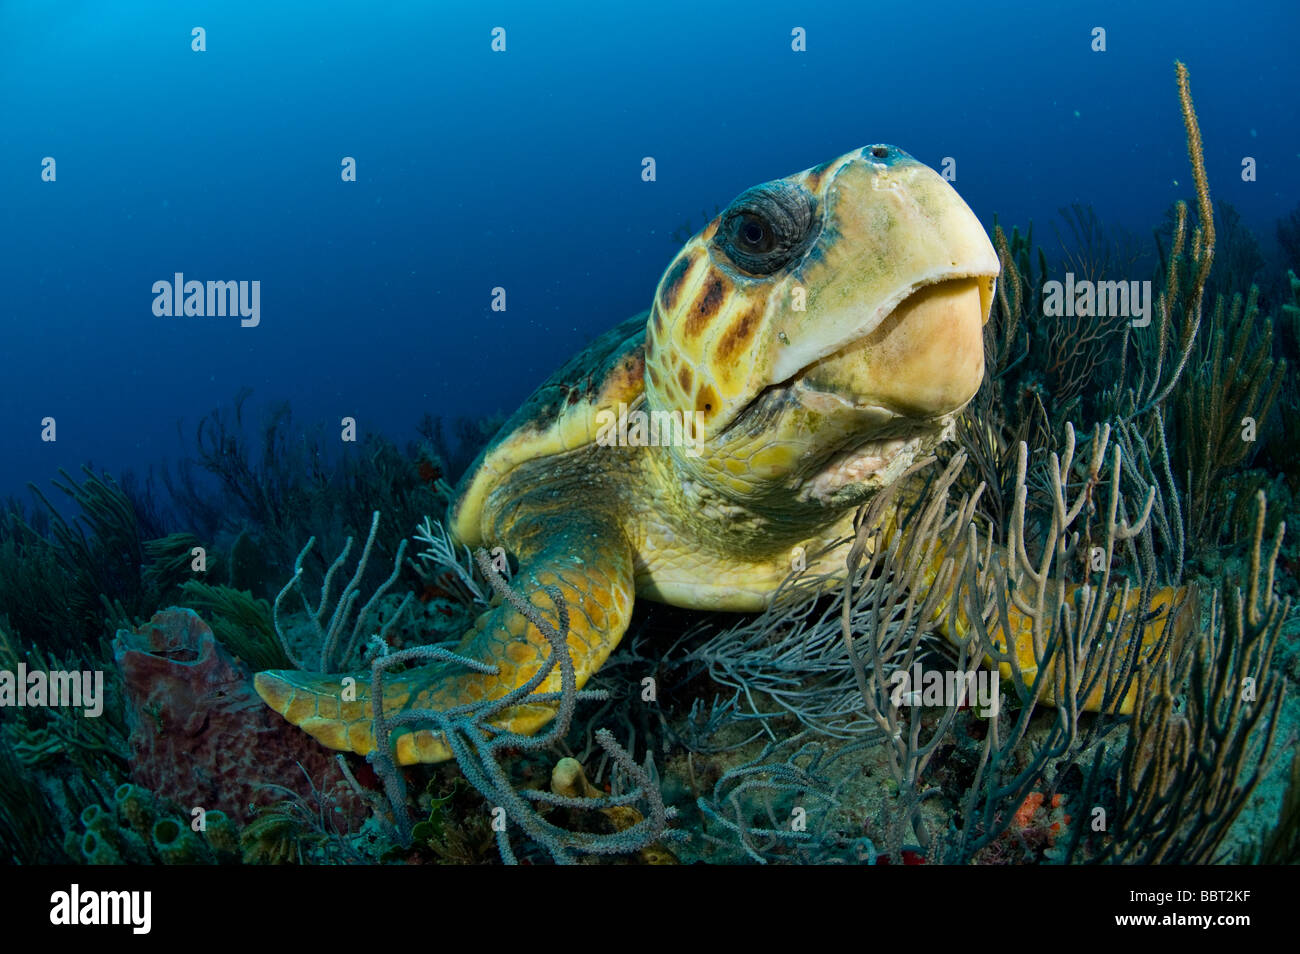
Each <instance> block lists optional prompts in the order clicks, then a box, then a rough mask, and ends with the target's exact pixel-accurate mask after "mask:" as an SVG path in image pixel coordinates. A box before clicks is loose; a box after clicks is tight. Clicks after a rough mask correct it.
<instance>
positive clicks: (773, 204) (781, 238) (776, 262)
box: [714, 181, 813, 275]
mask: <svg viewBox="0 0 1300 954" xmlns="http://www.w3.org/2000/svg"><path fill="white" fill-rule="evenodd" d="M812 226H813V199H812V196H811V195H809V194H808V192H807V191H806V190H805V189H803V188H802V187H801V186H798V185H794V184H792V183H789V182H785V181H777V182H768V183H765V184H763V185H760V186H755V187H754V188H752V189H749V190H747V191H745V192H742V193H741V194H740V196H739V197H738V198H737V199H736V201H735V202H733V203H731V206H730V207H729V208H728V209H727V211H726V212H724V213H723V215H722V222H721V225H720V227H719V229H718V232H717V236H716V238H715V240H714V241H715V242H716V243H717V244H718V245H719V247H720V248H721V249H722V251H723V252H725V253H726V255H727V257H728V258H730V259H731V260H732V261H733V262H735V264H736V265H737V266H738V267H739V268H741V269H743V270H744V271H746V272H749V273H750V274H751V275H771V274H772V273H773V272H775V271H777V270H778V269H780V268H782V267H783V266H785V265H787V264H789V263H790V262H791V261H793V260H794V258H795V257H796V256H797V255H799V254H801V253H802V252H803V251H804V250H805V249H806V248H807V247H808V245H809V244H810V243H811V241H812V232H813V227H812Z"/></svg>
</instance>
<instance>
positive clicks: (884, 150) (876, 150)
mask: <svg viewBox="0 0 1300 954" xmlns="http://www.w3.org/2000/svg"><path fill="white" fill-rule="evenodd" d="M871 154H872V155H873V156H875V157H876V158H877V159H884V158H886V157H887V156H888V155H889V147H888V146H872V147H871Z"/></svg>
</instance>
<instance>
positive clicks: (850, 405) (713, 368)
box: [256, 145, 999, 764]
mask: <svg viewBox="0 0 1300 954" xmlns="http://www.w3.org/2000/svg"><path fill="white" fill-rule="evenodd" d="M998 271H999V262H998V256H997V254H996V253H995V252H994V250H993V247H992V245H991V244H990V242H989V239H988V236H987V235H986V233H985V231H984V229H983V227H982V226H981V225H980V223H979V220H978V219H977V218H976V217H975V215H974V214H973V213H972V212H971V210H970V209H969V208H968V207H967V205H966V204H965V202H963V201H962V199H961V198H960V197H959V196H958V195H957V193H956V191H955V190H954V189H953V188H952V186H950V185H949V183H948V182H947V181H946V180H945V179H943V178H942V177H941V176H940V175H938V174H937V173H936V172H935V171H934V170H932V169H930V168H929V167H927V166H925V165H923V164H922V163H920V162H918V161H917V160H916V159H914V158H912V157H911V156H910V155H908V154H907V153H905V152H903V151H902V150H900V149H897V148H895V147H894V146H890V145H871V146H867V147H865V148H862V149H857V150H854V151H853V152H850V153H848V154H846V155H844V156H841V157H839V158H838V159H834V160H832V161H830V162H825V163H822V164H821V165H819V166H815V167H813V168H811V169H808V170H806V171H804V172H800V173H797V174H795V175H791V176H787V177H786V178H783V179H777V180H774V181H771V182H767V183H764V184H762V185H758V186H755V187H753V188H751V189H748V190H747V191H745V192H743V193H741V194H740V196H739V197H737V198H736V200H735V201H734V202H732V203H731V204H730V205H729V206H728V207H727V209H726V210H725V211H724V212H723V213H722V214H721V215H719V216H718V217H717V218H715V219H714V220H713V221H712V222H710V223H709V224H708V225H707V226H705V227H704V229H702V230H701V231H700V232H699V233H698V234H697V235H695V236H694V237H693V238H692V239H691V240H690V241H688V242H687V243H686V245H685V247H684V248H682V250H681V251H680V252H679V253H678V254H677V256H676V257H675V258H674V259H673V261H672V262H671V264H670V265H669V266H668V268H667V269H666V271H665V272H664V275H663V277H662V279H661V280H660V282H659V286H658V288H657V290H656V292H655V296H654V301H653V304H652V305H651V307H650V309H649V311H648V312H644V313H642V314H640V315H637V316H636V317H634V318H631V319H629V320H628V321H626V322H624V323H623V324H620V325H618V326H617V327H615V328H613V329H612V330H610V331H609V332H607V333H606V334H604V335H601V336H600V337H599V338H597V339H596V340H595V341H593V342H592V343H591V345H590V346H589V347H587V348H586V349H585V350H583V351H582V352H581V353H580V354H578V355H577V356H575V357H574V358H573V359H572V360H571V361H570V362H569V363H568V364H566V365H565V366H564V367H562V368H561V369H560V370H559V371H557V372H556V373H555V374H554V375H552V376H551V378H550V379H549V380H547V381H546V382H545V383H544V384H542V385H541V387H539V388H538V389H537V391H536V392H534V394H533V395H532V396H531V397H530V398H529V399H528V400H527V401H526V402H525V403H524V404H523V406H522V407H520V409H519V410H518V411H517V412H516V413H515V414H514V416H513V417H511V418H510V420H509V421H507V422H506V424H505V425H504V426H503V427H502V428H501V430H500V432H499V433H498V434H497V435H496V437H495V438H494V439H493V440H492V442H491V444H490V445H489V446H488V447H487V448H486V449H485V451H484V452H483V453H482V454H481V455H480V456H479V458H478V460H477V461H476V462H475V464H474V465H473V466H472V467H471V468H470V470H469V471H468V472H467V474H466V475H465V477H464V478H463V479H462V480H461V482H460V485H459V487H458V488H457V494H456V498H455V501H454V502H453V504H452V505H451V507H450V510H449V513H448V525H449V529H450V531H451V533H452V534H453V536H454V537H455V539H456V540H457V541H459V542H461V543H464V544H468V545H469V546H471V547H478V546H483V545H486V546H489V547H491V546H495V545H499V546H502V547H504V548H505V549H506V550H507V551H509V552H510V553H512V554H513V555H514V557H515V558H516V560H517V561H518V568H519V569H518V574H517V576H516V577H515V580H514V582H515V584H516V586H517V588H518V589H519V590H520V591H521V592H522V593H524V594H528V595H530V598H532V599H533V600H534V605H535V606H536V607H537V608H538V610H539V611H540V612H541V613H543V615H547V616H549V618H554V612H555V611H554V607H553V606H552V605H551V602H550V600H549V599H548V598H547V597H546V596H545V595H543V594H542V588H543V587H544V586H554V587H558V588H559V590H560V592H561V593H562V594H563V596H564V599H565V601H566V603H567V607H568V612H569V619H570V629H569V634H568V646H569V650H570V652H571V654H572V658H573V663H574V667H575V670H576V673H577V681H578V685H579V686H581V685H582V684H583V683H584V682H586V680H587V679H588V678H589V677H590V676H591V674H592V673H593V672H595V671H596V670H597V669H598V668H599V667H600V666H601V664H602V663H604V661H605V659H606V658H607V657H608V656H609V654H610V652H611V651H612V650H613V649H614V647H615V646H616V645H617V644H618V642H619V639H620V638H621V637H622V635H623V633H624V631H625V630H626V629H627V626H628V621H629V619H630V618H631V615H632V605H633V602H634V601H635V599H636V598H637V597H638V596H641V597H646V598H649V599H654V600H660V601H663V602H666V603H670V604H674V605H676V606H682V607H689V608H701V609H709V610H741V611H755V610H761V609H762V608H763V607H764V606H765V605H766V603H767V601H768V600H769V598H770V596H771V594H772V593H773V592H774V591H775V589H776V588H777V586H778V584H780V583H781V581H782V580H783V579H784V578H785V577H786V576H787V575H788V573H789V572H790V568H791V554H792V553H793V552H795V551H796V548H802V551H801V552H803V553H806V554H816V553H818V552H820V551H822V550H823V549H824V548H825V546H826V545H827V544H828V543H830V542H831V541H833V540H836V539H839V538H841V537H843V536H844V535H846V533H847V532H848V531H849V528H850V524H851V520H852V516H853V513H854V510H855V508H856V507H857V506H858V505H860V504H861V503H862V502H863V501H864V500H866V499H868V498H869V497H870V496H871V495H872V494H873V493H874V492H876V491H877V490H878V489H879V488H881V487H884V486H886V485H888V484H890V483H891V482H892V481H894V480H895V479H896V478H898V476H899V475H900V474H902V473H903V471H904V470H906V469H907V467H908V466H909V465H910V464H911V463H912V462H913V461H915V460H916V459H917V458H918V457H919V456H921V455H923V454H924V453H926V452H927V451H929V450H930V449H931V448H933V447H934V446H935V445H936V444H937V443H938V442H939V441H940V440H942V439H943V438H944V437H945V436H946V435H947V434H948V433H949V432H950V428H951V426H952V422H953V419H954V416H955V415H956V414H957V413H958V412H959V411H961V410H962V408H963V407H965V405H966V404H967V402H968V401H970V399H971V398H972V397H973V396H974V394H975V393H976V391H977V389H978V388H979V386H980V381H981V379H982V377H983V374H984V347H983V325H984V323H985V322H986V321H987V319H988V315H989V309H990V306H991V304H992V300H993V295H994V287H995V281H996V278H997V275H998ZM656 412H657V413H658V418H657V419H658V424H659V427H658V428H657V429H655V428H654V427H653V425H654V424H655V422H656V418H655V416H654V415H655V413H656ZM668 423H672V424H673V425H674V426H673V427H671V428H669V439H667V440H665V439H664V434H663V431H664V427H665V425H666V424H668ZM837 560H838V563H840V564H841V565H842V563H843V558H842V555H841V556H839V557H838V558H837ZM810 569H812V570H827V569H832V567H831V566H830V564H829V562H828V563H826V564H825V565H823V566H817V565H814V566H812V567H810ZM548 648H549V646H548V644H547V642H546V640H545V638H544V637H543V635H542V634H541V632H540V631H539V630H538V629H537V627H536V626H534V625H532V624H531V623H529V622H528V621H527V620H526V619H525V618H524V616H523V615H522V614H521V613H520V612H519V611H518V610H517V609H515V607H513V606H512V605H510V603H508V602H503V603H501V604H500V605H497V606H494V607H493V608H492V609H490V610H489V611H487V612H486V613H484V614H483V615H482V616H481V617H480V618H479V620H478V622H477V623H476V625H475V626H474V628H473V629H472V630H471V631H470V632H469V633H468V634H467V635H466V636H465V637H464V639H463V640H462V642H461V644H460V647H459V649H458V652H459V653H461V654H462V655H464V656H467V657H471V658H474V659H477V660H481V661H484V662H487V663H490V664H492V665H495V666H496V667H497V670H498V671H497V673H496V674H483V673H478V672H469V671H466V670H465V669H464V668H463V667H459V666H452V665H446V664H443V665H434V666H426V667H423V668H417V669H413V670H410V671H408V672H406V673H403V674H401V675H400V676H396V677H394V678H392V679H390V680H389V682H388V684H387V686H386V689H385V693H384V709H385V711H386V712H390V711H400V710H402V709H408V708H421V709H429V708H435V709H445V708H447V707H450V706H454V705H460V704H463V703H468V702H473V701H475V700H480V699H489V698H496V697H499V696H501V695H503V694H505V693H506V692H508V691H509V690H511V689H513V688H514V687H516V686H519V685H522V684H523V683H525V682H526V681H527V680H528V679H529V678H530V677H531V676H532V675H533V674H534V673H536V672H537V670H538V668H539V667H540V666H541V665H542V664H543V662H544V661H545V658H546V655H547V651H548ZM256 685H257V690H258V692H259V693H260V694H261V696H262V698H263V699H264V700H265V701H266V702H267V703H268V704H269V705H270V706H272V707H273V708H274V709H276V710H277V711H278V712H280V713H282V714H283V715H284V716H285V718H287V719H288V720H289V721H290V722H292V723H294V724H296V725H299V726H301V727H302V728H303V729H304V730H306V731H307V732H309V733H311V735H313V736H314V737H315V738H317V739H318V740H320V741H321V742H322V743H324V744H325V745H327V746H329V747H330V748H333V749H342V750H350V751H353V752H359V753H366V752H369V750H370V749H371V748H372V746H373V736H372V733H371V711H370V704H369V697H368V696H369V693H368V686H369V681H368V678H367V677H366V676H363V675H360V674H357V676H356V684H355V693H356V700H355V701H343V699H342V698H341V693H342V690H343V681H342V676H337V675H319V674H310V673H303V672H292V671H280V672H264V673H260V674H259V675H258V676H257V682H256ZM558 688H559V686H558V675H557V674H555V673H552V675H551V676H550V677H549V679H548V682H547V683H546V684H544V685H543V689H544V690H549V691H554V690H556V689H558ZM511 713H512V715H511V716H510V717H509V718H505V719H503V720H502V724H503V725H505V726H507V727H508V728H510V729H512V730H514V731H517V732H533V731H535V730H536V729H537V728H539V727H540V726H541V725H543V724H545V723H546V722H547V721H548V720H549V719H550V718H551V717H552V716H553V712H552V710H551V708H549V707H548V706H544V705H534V706H526V707H524V706H521V707H519V708H516V709H513V710H511ZM395 749H396V756H397V760H398V761H399V762H400V763H402V764H411V763H415V762H436V761H441V760H443V759H446V758H448V757H449V755H450V753H449V750H448V747H447V745H446V744H445V742H444V741H443V740H442V738H441V736H438V735H435V734H434V733H433V732H431V731H429V730H420V731H404V732H403V733H402V734H400V735H398V736H397V737H396V745H395Z"/></svg>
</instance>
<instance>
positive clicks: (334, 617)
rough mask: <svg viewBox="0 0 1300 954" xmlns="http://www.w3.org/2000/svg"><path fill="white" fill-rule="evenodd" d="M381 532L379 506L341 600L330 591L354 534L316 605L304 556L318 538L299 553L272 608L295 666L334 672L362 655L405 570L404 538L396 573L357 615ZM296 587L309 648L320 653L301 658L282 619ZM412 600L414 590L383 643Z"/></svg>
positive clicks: (390, 624)
mask: <svg viewBox="0 0 1300 954" xmlns="http://www.w3.org/2000/svg"><path fill="white" fill-rule="evenodd" d="M378 530H379V511H378V510H376V511H375V512H374V513H373V514H372V515H371V519H370V533H369V534H368V535H367V536H366V543H365V546H364V547H362V549H361V557H360V559H359V560H358V561H357V568H356V570H355V572H353V574H352V579H350V580H349V581H348V582H347V583H346V584H345V585H344V587H343V590H342V592H340V593H339V594H338V597H337V598H334V599H331V595H330V589H331V586H332V585H333V583H334V575H335V574H336V573H338V572H339V570H340V569H341V568H342V567H343V566H344V564H346V562H347V558H348V554H349V553H351V552H352V538H351V537H348V539H347V543H346V544H345V545H344V547H343V552H342V553H340V554H339V555H338V557H337V558H336V559H335V560H334V562H333V563H331V564H330V566H329V569H328V570H327V571H326V573H325V579H324V581H323V582H322V583H321V588H320V597H319V600H318V602H317V604H316V605H315V606H314V607H313V606H312V605H311V604H310V603H309V602H308V601H307V595H306V593H305V592H303V560H304V559H305V558H306V556H307V554H308V552H309V551H310V550H311V548H312V546H313V545H314V544H315V543H316V538H315V537H312V538H311V539H310V540H308V541H307V545H306V546H305V547H303V548H302V552H300V553H299V554H298V559H297V560H296V561H295V562H294V565H293V577H292V578H291V579H290V580H289V582H288V583H286V584H285V585H284V588H283V589H281V590H280V593H279V595H277V596H276V598H275V605H274V606H273V607H272V620H273V622H274V625H275V632H276V635H277V636H278V637H279V638H280V646H281V648H282V649H283V650H284V654H285V656H287V657H288V658H289V659H290V660H291V661H292V662H293V664H294V667H295V668H297V669H306V670H309V671H312V672H333V671H338V670H343V669H347V668H350V666H351V665H352V664H353V662H354V661H355V660H356V657H357V654H358V652H359V651H360V650H361V648H362V645H363V643H364V639H365V636H366V626H367V624H368V622H369V621H370V614H371V611H372V610H373V609H374V608H375V607H376V605H377V604H378V602H379V600H380V598H381V597H382V596H383V595H384V594H385V593H386V592H388V590H389V589H390V588H391V587H392V585H393V584H394V583H395V582H397V576H398V574H399V573H400V572H401V570H402V557H403V556H404V555H405V554H406V541H405V540H403V541H402V542H401V544H400V545H399V546H398V548H397V556H396V557H395V558H394V560H393V572H392V574H391V575H390V576H389V577H388V579H387V580H385V581H384V583H383V584H381V585H380V586H379V588H378V589H376V590H375V591H374V592H373V593H372V594H371V596H370V599H369V600H367V601H366V603H365V605H364V606H362V607H361V609H360V610H359V611H356V615H355V616H354V615H353V611H354V610H355V608H356V603H357V600H358V599H359V598H360V596H361V590H360V587H361V581H362V578H363V577H364V576H365V573H366V564H367V563H368V562H369V560H370V553H371V550H372V549H373V547H374V545H375V534H376V533H377V532H378ZM293 590H296V591H297V592H298V596H299V598H300V599H301V600H302V605H303V609H305V610H306V612H307V621H308V624H309V626H310V629H311V633H310V636H309V640H308V641H309V642H310V647H309V648H310V651H312V652H313V653H314V656H311V657H299V656H298V654H297V651H296V650H295V649H294V648H293V647H292V646H291V645H290V642H291V640H290V639H289V637H288V635H287V634H286V633H285V629H284V624H282V622H281V606H282V604H283V603H284V601H285V599H286V598H287V597H288V595H289V593H290V592H291V591H293ZM410 599H411V594H409V593H408V594H407V595H406V597H405V599H403V601H402V605H401V606H400V607H399V608H398V610H397V612H395V613H394V614H393V615H392V616H391V617H390V618H389V620H388V622H387V623H385V624H384V626H383V628H382V629H381V630H380V631H379V638H380V640H381V641H382V640H383V638H384V637H385V636H387V635H388V632H389V630H390V629H391V628H392V627H393V625H394V624H395V623H396V622H397V621H398V620H399V619H401V616H402V613H403V611H404V610H405V608H406V606H407V604H408V603H409V602H410ZM327 614H328V615H327Z"/></svg>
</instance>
